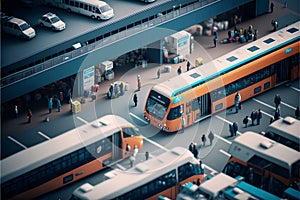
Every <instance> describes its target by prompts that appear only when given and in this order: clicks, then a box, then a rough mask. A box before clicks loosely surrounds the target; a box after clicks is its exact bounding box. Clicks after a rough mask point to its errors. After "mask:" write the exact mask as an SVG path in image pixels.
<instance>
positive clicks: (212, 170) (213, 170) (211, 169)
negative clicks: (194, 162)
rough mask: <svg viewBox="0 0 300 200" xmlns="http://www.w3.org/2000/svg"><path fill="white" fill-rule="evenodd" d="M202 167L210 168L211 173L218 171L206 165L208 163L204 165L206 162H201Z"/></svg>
mask: <svg viewBox="0 0 300 200" xmlns="http://www.w3.org/2000/svg"><path fill="white" fill-rule="evenodd" d="M203 167H204V168H207V169H208V170H210V171H211V172H212V173H214V174H215V173H218V171H217V170H215V169H213V168H211V167H210V166H208V165H206V164H203Z"/></svg>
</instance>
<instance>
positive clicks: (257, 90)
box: [254, 86, 261, 94]
mask: <svg viewBox="0 0 300 200" xmlns="http://www.w3.org/2000/svg"><path fill="white" fill-rule="evenodd" d="M259 92H261V86H259V87H256V88H254V94H257V93H259Z"/></svg>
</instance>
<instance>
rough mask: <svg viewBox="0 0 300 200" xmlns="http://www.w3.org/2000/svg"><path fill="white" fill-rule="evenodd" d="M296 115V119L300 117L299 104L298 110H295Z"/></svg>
mask: <svg viewBox="0 0 300 200" xmlns="http://www.w3.org/2000/svg"><path fill="white" fill-rule="evenodd" d="M295 116H296V119H298V118H299V117H300V110H299V106H297V108H296V110H295Z"/></svg>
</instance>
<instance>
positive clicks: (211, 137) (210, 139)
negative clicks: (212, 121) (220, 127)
mask: <svg viewBox="0 0 300 200" xmlns="http://www.w3.org/2000/svg"><path fill="white" fill-rule="evenodd" d="M214 138H215V136H214V134H213V132H212V131H210V132H209V134H208V139H209V142H210V145H212V143H213V140H214Z"/></svg>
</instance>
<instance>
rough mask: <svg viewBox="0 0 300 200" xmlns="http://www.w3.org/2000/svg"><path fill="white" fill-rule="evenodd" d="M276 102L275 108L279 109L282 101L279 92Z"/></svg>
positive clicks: (275, 98)
mask: <svg viewBox="0 0 300 200" xmlns="http://www.w3.org/2000/svg"><path fill="white" fill-rule="evenodd" d="M274 103H275V110H277V109H278V107H279V105H280V103H281V97H280V95H279V94H276V95H275V97H274Z"/></svg>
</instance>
